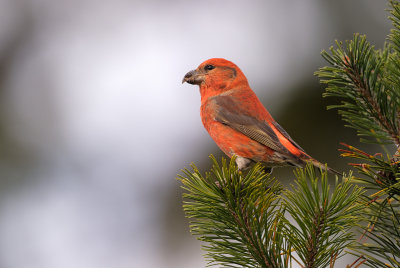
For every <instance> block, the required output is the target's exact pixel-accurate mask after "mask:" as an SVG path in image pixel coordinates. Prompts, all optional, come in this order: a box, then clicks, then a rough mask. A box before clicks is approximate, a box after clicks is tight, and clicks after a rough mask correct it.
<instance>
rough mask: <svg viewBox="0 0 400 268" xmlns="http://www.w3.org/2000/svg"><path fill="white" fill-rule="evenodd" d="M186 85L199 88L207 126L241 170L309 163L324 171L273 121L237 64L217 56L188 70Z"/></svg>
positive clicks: (321, 166) (202, 111)
mask: <svg viewBox="0 0 400 268" xmlns="http://www.w3.org/2000/svg"><path fill="white" fill-rule="evenodd" d="M184 82H187V83H189V84H192V85H199V87H200V94H201V108H200V113H201V120H202V122H203V125H204V127H205V128H206V130H207V131H208V133H209V134H210V136H211V138H213V140H214V141H215V142H216V143H217V145H218V146H219V147H220V148H221V150H222V151H223V152H224V153H225V154H226V155H228V156H229V157H232V156H233V155H236V156H237V158H236V164H237V165H238V168H239V170H242V169H245V168H247V167H248V166H249V165H250V164H251V163H252V162H262V163H264V164H265V166H267V167H271V168H272V167H276V166H284V165H292V166H298V167H303V166H305V164H306V162H311V163H312V164H313V165H314V166H316V167H318V168H323V169H325V165H323V164H321V163H320V162H318V161H317V160H315V159H313V158H312V157H311V156H309V155H308V154H307V153H306V152H304V150H303V149H302V148H301V147H300V146H299V145H298V144H297V143H296V142H295V141H294V140H293V139H292V138H291V137H290V136H289V134H288V133H287V132H286V131H285V130H284V129H283V128H282V127H281V126H280V125H279V124H278V123H277V122H276V121H275V120H274V119H273V118H272V117H271V115H270V114H269V113H268V111H267V109H265V107H264V106H263V105H262V103H261V102H260V100H259V99H258V97H257V96H256V94H255V93H254V92H253V90H251V88H250V86H249V83H248V82H247V78H246V76H245V75H244V74H243V72H242V71H241V70H240V69H239V67H237V66H236V65H235V64H234V63H232V62H230V61H228V60H225V59H219V58H214V59H209V60H206V61H205V62H203V63H202V64H200V66H199V67H198V68H197V69H196V70H193V71H190V72H188V73H187V74H186V75H185V76H184V78H183V80H182V83H184ZM328 170H329V171H331V172H334V173H337V174H339V173H338V172H336V171H334V170H333V169H331V168H328Z"/></svg>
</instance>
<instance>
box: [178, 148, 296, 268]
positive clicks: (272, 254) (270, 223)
mask: <svg viewBox="0 0 400 268" xmlns="http://www.w3.org/2000/svg"><path fill="white" fill-rule="evenodd" d="M211 159H212V161H213V163H214V165H213V168H212V173H211V174H210V173H208V174H206V176H205V177H204V176H202V175H201V174H200V172H199V171H198V169H197V168H196V167H195V166H194V165H192V168H193V171H192V172H191V171H189V170H184V174H185V177H183V176H180V180H181V182H182V183H183V185H184V186H183V188H184V189H185V190H186V191H187V192H186V193H185V194H184V198H185V201H184V210H185V212H186V215H187V217H189V218H190V220H191V226H190V228H191V232H192V233H193V234H194V235H197V236H198V239H199V240H201V241H204V242H206V243H207V244H206V245H205V246H204V249H205V250H206V251H207V253H206V257H207V258H208V259H209V263H210V264H211V265H215V264H221V265H224V266H226V267H268V268H269V267H272V268H275V267H288V265H289V260H288V257H287V255H288V252H289V247H288V244H287V243H286V242H285V241H284V239H283V237H282V234H281V228H282V225H281V221H282V219H281V215H282V211H281V209H280V206H279V195H278V194H279V192H280V191H281V186H280V184H279V183H278V182H277V181H276V180H275V179H274V178H270V177H269V176H268V175H267V174H265V173H264V172H263V169H262V166H261V165H259V164H257V165H255V166H254V167H253V168H252V169H251V170H250V171H249V172H248V173H247V174H246V175H243V174H242V173H241V172H240V171H238V170H237V167H236V165H235V161H234V158H232V159H231V161H230V163H229V164H227V163H226V160H225V159H223V161H222V166H219V164H218V162H217V161H216V160H215V158H214V157H212V156H211Z"/></svg>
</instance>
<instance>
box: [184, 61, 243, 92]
mask: <svg viewBox="0 0 400 268" xmlns="http://www.w3.org/2000/svg"><path fill="white" fill-rule="evenodd" d="M184 82H187V83H189V84H192V85H199V86H200V91H201V93H202V95H203V93H205V92H207V93H211V92H214V94H213V95H215V94H218V93H219V94H220V93H223V92H224V91H227V90H230V89H232V88H235V87H237V86H248V82H247V79H246V77H245V76H244V74H243V72H242V71H241V70H240V69H239V67H237V66H236V65H235V64H234V63H233V62H230V61H228V60H225V59H221V58H213V59H209V60H206V61H205V62H203V63H202V64H200V65H199V67H197V69H196V70H192V71H190V72H188V73H187V74H185V76H184V77H183V80H182V83H184ZM210 91H211V92H210Z"/></svg>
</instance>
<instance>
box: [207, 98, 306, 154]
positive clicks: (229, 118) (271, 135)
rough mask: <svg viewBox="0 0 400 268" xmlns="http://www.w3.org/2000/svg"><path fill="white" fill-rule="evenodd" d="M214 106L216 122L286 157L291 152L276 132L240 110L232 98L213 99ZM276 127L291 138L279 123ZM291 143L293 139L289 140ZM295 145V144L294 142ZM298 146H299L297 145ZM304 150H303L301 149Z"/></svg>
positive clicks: (263, 122)
mask: <svg viewBox="0 0 400 268" xmlns="http://www.w3.org/2000/svg"><path fill="white" fill-rule="evenodd" d="M213 104H214V105H216V107H215V108H216V114H215V120H216V121H218V122H220V123H222V124H224V125H227V126H229V127H231V128H233V129H235V130H237V131H239V132H241V133H242V134H244V135H246V136H248V137H249V138H251V139H253V140H255V141H257V142H259V143H261V144H263V145H265V146H267V147H269V148H271V149H272V150H274V151H276V152H279V153H283V154H285V155H287V154H290V152H289V151H288V150H287V149H286V148H285V146H284V145H283V144H282V143H281V142H280V141H279V138H278V137H277V135H276V134H275V132H274V130H273V129H272V128H271V127H270V126H269V125H268V123H267V122H266V121H264V120H259V119H257V118H255V117H254V116H251V115H249V113H248V112H247V111H244V110H243V109H241V108H240V105H238V103H237V101H236V100H235V99H234V98H233V97H231V96H216V97H213ZM275 127H276V128H277V129H278V130H279V131H280V132H282V135H284V136H285V137H286V135H287V136H289V135H288V134H287V133H286V132H284V131H282V130H283V129H282V127H280V126H279V125H278V124H277V123H276V125H275ZM287 139H288V140H290V141H291V142H293V141H292V139H291V138H290V137H289V138H287ZM293 144H294V145H295V143H294V142H293ZM297 146H298V145H297ZM301 150H302V149H301Z"/></svg>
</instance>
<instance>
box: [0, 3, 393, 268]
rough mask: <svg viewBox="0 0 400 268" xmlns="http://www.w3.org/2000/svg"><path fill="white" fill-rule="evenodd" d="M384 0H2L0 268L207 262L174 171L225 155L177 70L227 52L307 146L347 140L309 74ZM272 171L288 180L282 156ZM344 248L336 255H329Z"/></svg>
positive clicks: (373, 16)
mask: <svg viewBox="0 0 400 268" xmlns="http://www.w3.org/2000/svg"><path fill="white" fill-rule="evenodd" d="M387 7H388V6H387V2H386V1H377V0H352V1H349V0H335V1H333V0H331V1H328V0H326V1H321V0H303V1H297V0H285V1H278V0H269V1H266V0H264V1H261V0H259V1H228V0H221V1H211V0H204V1H183V0H181V1H179V0H171V1H162V0H158V1H157V0H151V1H135V0H105V1H95V0H84V1H78V0H70V1H66V0H65V1H59V0H58V1H55V0H0V186H1V187H0V267H9V268H64V267H65V268H71V267H74V268H91V267H96V268H106V267H107V268H108V267H113V268H128V267H130V268H131V267H171V268H172V267H177V268H179V267H182V268H183V267H204V266H205V264H206V262H205V261H204V260H203V257H202V254H203V252H201V249H200V243H199V242H198V241H197V240H195V238H194V237H192V236H190V234H189V230H188V223H187V221H186V219H185V218H184V215H183V212H182V208H181V205H182V200H181V190H180V188H179V186H180V185H179V182H178V181H176V180H175V178H176V174H177V173H179V172H180V169H182V168H184V167H188V166H189V165H190V163H191V162H194V163H196V165H197V166H199V167H200V168H201V169H202V170H207V169H208V168H209V167H210V161H209V159H208V155H209V154H211V153H213V154H215V155H217V156H218V157H219V156H222V154H221V152H220V151H219V149H218V148H217V147H216V145H214V143H213V141H212V140H211V138H209V136H208V134H207V133H206V131H205V130H204V129H203V126H202V124H201V121H200V116H199V105H200V97H199V92H198V88H197V87H194V86H191V85H188V84H184V85H182V84H181V80H182V77H183V75H184V74H185V73H186V72H187V71H189V70H191V69H194V68H196V67H197V66H198V65H199V64H200V63H201V62H202V61H204V60H206V59H208V58H212V57H223V58H226V59H229V60H232V61H233V62H235V63H236V64H237V65H239V66H240V67H241V69H242V70H243V71H244V73H245V74H246V75H247V77H248V79H249V81H250V84H251V86H252V88H253V89H254V91H255V92H256V93H257V94H258V95H259V97H260V98H261V100H262V101H263V103H264V104H265V105H266V106H267V107H268V109H269V110H270V112H271V114H272V115H273V116H274V117H275V118H276V119H277V121H278V122H279V123H280V124H281V125H282V126H283V127H284V128H285V129H286V130H287V131H288V132H289V133H290V134H291V136H292V137H293V138H294V139H295V140H296V141H297V142H298V143H299V144H300V145H301V146H302V147H303V148H305V149H306V151H307V152H308V153H309V154H311V155H313V156H314V157H315V158H317V159H319V160H321V161H323V162H328V163H329V164H330V166H332V167H333V168H335V169H339V170H346V169H347V166H346V161H345V160H343V159H341V158H340V156H339V153H338V152H337V148H339V147H340V145H339V142H341V141H343V142H347V143H351V144H356V145H357V144H358V143H357V138H356V136H355V132H354V131H353V130H350V129H345V128H344V127H343V122H342V121H340V118H339V116H338V115H337V113H336V111H326V105H327V104H332V103H334V102H335V100H333V99H322V97H321V94H322V92H323V88H322V86H321V85H320V84H319V82H318V79H317V78H316V77H315V76H314V75H313V73H314V71H316V70H317V69H318V68H319V67H321V66H323V65H325V62H324V61H323V59H322V58H321V56H320V51H321V50H322V49H328V48H329V47H330V46H331V45H332V44H333V43H334V40H335V39H339V40H346V39H351V38H352V34H353V33H354V32H360V33H365V34H367V36H368V39H369V40H370V41H371V42H372V43H373V44H375V45H376V47H381V46H382V45H383V43H384V41H385V38H386V36H387V34H388V33H389V31H390V22H389V20H388V19H387V17H388V13H387V12H386V11H385V9H386V8H387ZM274 174H275V175H276V176H277V177H278V178H279V179H280V180H282V181H283V182H290V181H291V180H293V175H292V170H291V168H281V169H277V170H276V171H274ZM348 261H349V260H342V262H341V263H342V266H340V265H338V267H344V264H346V263H348Z"/></svg>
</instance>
